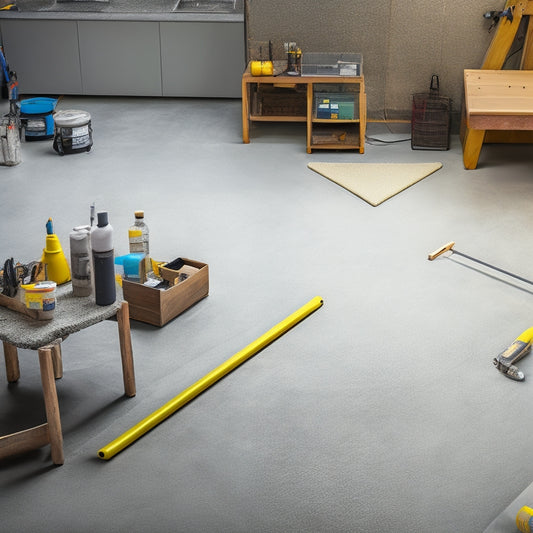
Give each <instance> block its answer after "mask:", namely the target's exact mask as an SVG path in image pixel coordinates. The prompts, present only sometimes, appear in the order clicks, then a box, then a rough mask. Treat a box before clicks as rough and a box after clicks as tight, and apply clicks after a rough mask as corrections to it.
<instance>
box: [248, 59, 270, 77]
mask: <svg viewBox="0 0 533 533" xmlns="http://www.w3.org/2000/svg"><path fill="white" fill-rule="evenodd" d="M250 73H251V74H252V76H272V74H274V64H273V63H272V61H252V62H251V63H250Z"/></svg>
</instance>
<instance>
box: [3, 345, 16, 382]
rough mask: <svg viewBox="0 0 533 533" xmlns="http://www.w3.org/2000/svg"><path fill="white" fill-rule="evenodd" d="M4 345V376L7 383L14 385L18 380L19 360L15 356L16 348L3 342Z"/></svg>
mask: <svg viewBox="0 0 533 533" xmlns="http://www.w3.org/2000/svg"><path fill="white" fill-rule="evenodd" d="M3 344H4V359H5V360H6V375H7V381H8V382H9V383H16V382H17V381H18V380H19V378H20V367H19V358H18V354H17V347H16V346H13V345H12V344H9V343H8V342H5V341H4V342H3Z"/></svg>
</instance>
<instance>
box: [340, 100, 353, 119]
mask: <svg viewBox="0 0 533 533" xmlns="http://www.w3.org/2000/svg"><path fill="white" fill-rule="evenodd" d="M354 117H355V115H354V103H353V102H339V119H340V120H353V119H354Z"/></svg>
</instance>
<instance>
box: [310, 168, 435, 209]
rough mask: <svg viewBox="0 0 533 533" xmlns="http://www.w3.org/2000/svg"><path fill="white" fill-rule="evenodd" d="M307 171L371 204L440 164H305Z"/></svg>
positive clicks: (419, 178) (430, 171) (402, 188)
mask: <svg viewBox="0 0 533 533" xmlns="http://www.w3.org/2000/svg"><path fill="white" fill-rule="evenodd" d="M307 166H308V167H309V168H310V169H311V170H314V171H315V172H318V173H319V174H320V175H322V176H324V177H325V178H327V179H328V180H331V181H333V182H334V183H337V184H338V185H340V186H341V187H344V188H345V189H347V190H348V191H350V192H353V193H354V194H355V195H357V196H359V198H362V199H363V200H365V202H368V203H369V204H370V205H373V206H374V207H375V206H377V205H379V204H381V203H382V202H384V201H385V200H388V199H389V198H391V197H392V196H394V195H395V194H398V193H399V192H402V191H404V190H405V189H407V188H408V187H410V186H411V185H413V184H415V183H416V182H418V181H420V180H422V179H424V178H426V177H427V176H429V175H430V174H433V172H435V171H437V170H439V168H441V167H442V163H309V164H308V165H307Z"/></svg>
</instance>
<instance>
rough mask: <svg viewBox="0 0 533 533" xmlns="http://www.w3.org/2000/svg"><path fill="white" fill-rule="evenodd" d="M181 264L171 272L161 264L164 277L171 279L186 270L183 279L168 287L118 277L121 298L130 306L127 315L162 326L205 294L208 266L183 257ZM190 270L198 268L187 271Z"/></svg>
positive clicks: (207, 288) (207, 283) (207, 284)
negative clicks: (180, 266)
mask: <svg viewBox="0 0 533 533" xmlns="http://www.w3.org/2000/svg"><path fill="white" fill-rule="evenodd" d="M183 262H184V267H183V269H180V270H179V271H175V270H174V271H171V270H169V269H165V268H164V267H161V269H160V270H161V275H162V276H163V278H164V279H167V280H169V281H173V280H174V278H176V277H177V276H178V275H179V273H180V271H181V270H183V271H184V272H186V273H188V274H189V276H188V277H187V279H185V280H183V281H180V282H179V283H177V284H176V285H173V286H171V287H169V288H168V289H164V290H161V289H154V288H152V287H147V286H146V285H142V284H141V283H135V282H132V281H128V280H125V279H124V280H122V290H123V294H124V299H125V300H126V301H127V302H128V304H129V308H130V318H133V319H134V320H139V321H141V322H147V323H148V324H153V325H154V326H164V325H165V324H166V323H167V322H169V321H170V320H172V319H173V318H175V317H177V316H178V315H179V314H181V313H183V311H185V310H186V309H188V308H189V307H191V306H192V305H194V304H195V303H196V302H198V301H199V300H201V299H202V298H205V297H206V296H207V295H208V294H209V267H208V265H207V264H205V263H200V262H199V261H193V260H192V259H185V258H183ZM191 267H192V270H194V269H198V270H196V271H194V272H193V273H191Z"/></svg>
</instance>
